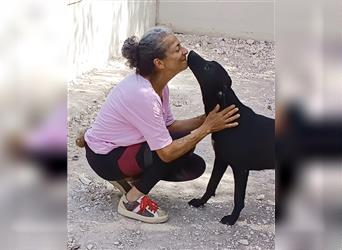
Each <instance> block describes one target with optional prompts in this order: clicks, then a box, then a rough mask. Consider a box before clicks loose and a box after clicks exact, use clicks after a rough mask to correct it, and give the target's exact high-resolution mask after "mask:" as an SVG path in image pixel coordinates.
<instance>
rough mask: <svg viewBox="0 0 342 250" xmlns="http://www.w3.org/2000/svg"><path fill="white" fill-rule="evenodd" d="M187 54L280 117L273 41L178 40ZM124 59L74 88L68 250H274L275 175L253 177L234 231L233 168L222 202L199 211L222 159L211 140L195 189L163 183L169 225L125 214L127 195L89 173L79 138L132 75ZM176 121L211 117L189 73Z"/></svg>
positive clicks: (175, 107) (177, 94) (219, 195)
mask: <svg viewBox="0 0 342 250" xmlns="http://www.w3.org/2000/svg"><path fill="white" fill-rule="evenodd" d="M177 36H178V38H179V39H180V41H181V42H182V43H183V46H185V47H186V48H187V49H189V50H190V49H194V50H196V51H197V52H198V53H200V54H201V55H202V56H204V57H205V58H207V59H211V60H216V61H218V62H219V63H221V64H222V65H223V66H224V67H225V68H226V69H227V70H228V72H229V74H230V76H231V78H232V80H233V85H232V86H233V89H234V90H235V92H236V94H237V95H238V96H239V98H240V99H241V100H242V102H243V103H245V104H247V105H248V106H250V107H252V108H253V110H254V111H255V112H257V113H260V114H263V115H266V116H268V117H274V114H275V67H274V64H275V52H274V44H273V43H271V42H267V41H253V40H242V39H232V38H227V37H209V36H199V35H184V34H177ZM130 71H131V70H130V69H128V68H127V67H126V66H125V64H124V60H123V59H122V58H115V59H113V60H111V61H110V62H109V63H108V65H107V66H106V67H104V68H101V69H93V70H92V71H90V72H87V73H85V74H83V75H82V76H80V77H78V78H77V79H75V80H73V81H71V82H70V83H69V117H68V120H69V125H68V126H69V144H68V146H69V147H68V149H69V154H68V160H69V164H68V168H69V169H68V249H274V246H275V244H274V237H275V226H274V210H275V198H274V194H275V190H274V184H275V176H274V170H269V171H260V172H257V171H254V172H251V174H250V177H249V182H248V186H247V193H246V206H245V208H244V210H243V211H242V213H241V216H240V219H239V220H238V222H237V223H236V224H235V225H234V226H227V225H223V224H221V223H219V220H220V219H221V217H223V216H224V215H227V214H230V212H231V210H232V208H233V192H234V181H233V176H232V171H231V170H230V168H228V170H227V172H226V173H225V175H224V177H223V179H222V181H221V183H220V185H219V187H218V189H217V192H216V196H215V197H213V198H212V199H210V200H209V202H208V203H207V204H206V206H205V207H203V208H200V209H196V208H192V207H189V206H188V204H187V202H188V201H189V200H191V199H192V198H194V197H200V196H201V195H202V194H203V193H204V191H205V188H206V185H207V183H208V180H209V177H210V174H211V171H212V166H213V161H214V154H213V150H212V147H211V143H210V136H208V137H206V138H205V139H204V140H203V141H201V142H200V143H199V144H198V146H197V148H196V153H198V154H200V155H201V156H203V157H204V159H205V161H206V163H207V169H206V171H205V173H204V174H203V175H202V176H201V177H200V178H198V179H196V180H194V181H191V182H184V183H171V182H164V181H161V182H159V183H158V184H157V185H156V186H155V188H154V189H153V190H152V191H151V193H150V196H151V197H152V198H153V199H155V200H156V201H157V202H158V204H159V205H160V206H161V207H162V208H164V209H166V210H167V211H168V212H169V217H170V219H169V221H168V222H166V223H164V224H159V225H151V224H145V223H141V222H138V221H134V220H130V219H126V218H124V217H122V216H121V215H119V214H118V213H117V203H118V201H119V199H120V193H119V192H118V191H117V190H116V189H115V188H113V187H112V186H111V185H110V184H108V183H107V182H106V181H104V180H102V179H101V178H99V177H98V176H97V175H96V174H95V173H94V172H93V171H92V170H91V168H90V167H89V165H88V163H87V161H86V158H85V154H84V149H80V148H77V147H76V145H75V144H74V141H75V138H76V134H77V132H78V130H80V129H82V128H86V127H89V126H90V125H91V123H92V121H93V120H94V118H95V117H96V114H97V111H98V110H99V108H100V107H101V104H102V103H103V101H104V100H105V97H106V95H107V93H108V92H109V91H110V89H111V88H112V87H115V85H116V84H117V83H118V82H119V81H120V80H121V79H122V78H123V77H125V76H126V75H127V74H128V73H130ZM169 88H170V95H171V102H172V111H173V114H174V116H175V118H176V119H182V118H190V117H193V116H196V115H200V114H202V113H203V104H202V98H201V93H200V89H199V86H198V84H197V82H196V79H195V77H194V76H193V75H192V73H191V71H190V70H189V69H187V70H185V71H184V72H181V73H180V74H178V75H177V76H176V77H175V78H174V79H172V80H171V82H170V83H169Z"/></svg>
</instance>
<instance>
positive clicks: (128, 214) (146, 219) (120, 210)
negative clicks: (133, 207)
mask: <svg viewBox="0 0 342 250" xmlns="http://www.w3.org/2000/svg"><path fill="white" fill-rule="evenodd" d="M123 206H124V205H123V204H122V201H121V200H120V202H119V206H118V213H119V214H121V215H123V216H125V217H128V218H131V219H135V220H139V221H142V222H146V223H151V224H158V223H163V222H165V221H167V220H168V219H169V216H168V214H166V215H164V216H160V217H146V216H142V215H140V214H137V213H134V212H131V211H128V210H127V209H126V208H124V207H123Z"/></svg>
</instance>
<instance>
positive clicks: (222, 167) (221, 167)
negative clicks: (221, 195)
mask: <svg viewBox="0 0 342 250" xmlns="http://www.w3.org/2000/svg"><path fill="white" fill-rule="evenodd" d="M227 167H228V164H227V163H226V162H224V161H222V160H220V159H218V158H215V162H214V168H213V172H212V173H211V177H210V180H209V183H208V186H207V190H206V192H205V194H204V195H203V196H202V198H200V199H192V200H191V201H189V205H190V206H194V207H199V206H203V205H204V204H205V203H206V202H207V201H208V200H209V199H210V197H211V196H215V191H216V188H217V185H218V184H219V182H220V181H221V179H222V176H223V174H224V172H225V171H226V169H227Z"/></svg>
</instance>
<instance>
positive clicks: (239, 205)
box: [221, 167, 249, 225]
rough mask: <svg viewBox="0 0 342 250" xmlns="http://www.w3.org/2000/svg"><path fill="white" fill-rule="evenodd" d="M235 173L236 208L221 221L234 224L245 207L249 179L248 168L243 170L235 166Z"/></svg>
mask: <svg viewBox="0 0 342 250" xmlns="http://www.w3.org/2000/svg"><path fill="white" fill-rule="evenodd" d="M232 169H233V174H234V182H235V188H234V209H233V212H232V213H231V214H230V215H227V216H224V217H223V218H222V219H221V223H223V224H228V225H234V224H235V222H236V221H237V219H238V218H239V216H240V212H241V210H242V209H243V208H244V207H245V194H246V187H247V180H248V174H249V171H248V170H242V169H239V168H238V167H234V168H232Z"/></svg>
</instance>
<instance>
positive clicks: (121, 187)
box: [109, 179, 132, 194]
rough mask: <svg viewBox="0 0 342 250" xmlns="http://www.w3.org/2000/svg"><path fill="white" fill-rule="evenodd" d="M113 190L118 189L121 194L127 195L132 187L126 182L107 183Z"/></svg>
mask: <svg viewBox="0 0 342 250" xmlns="http://www.w3.org/2000/svg"><path fill="white" fill-rule="evenodd" d="M109 182H110V183H111V184H112V185H113V186H114V187H115V188H117V189H119V190H120V192H121V193H122V194H127V192H128V191H129V190H131V188H132V186H131V185H130V184H129V183H128V182H127V181H126V180H124V179H123V180H119V181H109Z"/></svg>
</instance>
